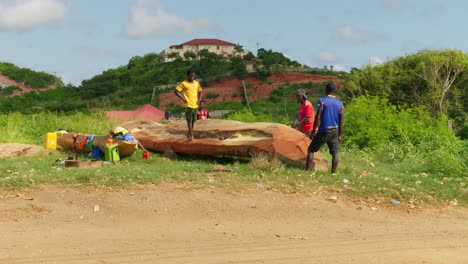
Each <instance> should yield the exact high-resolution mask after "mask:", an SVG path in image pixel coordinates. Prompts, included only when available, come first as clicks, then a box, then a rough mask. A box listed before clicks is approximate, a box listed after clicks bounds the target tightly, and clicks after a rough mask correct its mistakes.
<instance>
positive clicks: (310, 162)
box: [305, 151, 315, 171]
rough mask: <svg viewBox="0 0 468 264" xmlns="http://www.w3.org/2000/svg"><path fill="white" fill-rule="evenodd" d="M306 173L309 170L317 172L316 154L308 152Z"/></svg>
mask: <svg viewBox="0 0 468 264" xmlns="http://www.w3.org/2000/svg"><path fill="white" fill-rule="evenodd" d="M305 169H306V171H308V170H315V162H314V152H309V151H307V158H306V166H305Z"/></svg>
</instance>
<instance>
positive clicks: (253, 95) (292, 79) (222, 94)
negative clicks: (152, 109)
mask: <svg viewBox="0 0 468 264" xmlns="http://www.w3.org/2000/svg"><path fill="white" fill-rule="evenodd" d="M327 81H334V82H335V83H336V84H337V86H338V89H340V88H341V87H342V83H343V81H342V80H341V79H340V78H338V77H335V76H323V75H316V74H305V73H282V74H275V75H272V76H270V77H268V81H267V82H262V81H261V80H260V79H258V78H256V77H248V78H246V79H245V84H246V86H247V90H248V95H249V101H255V100H257V99H265V98H268V97H269V96H270V94H271V92H272V91H273V90H275V89H276V88H277V87H279V86H283V85H285V84H287V83H289V84H297V83H308V82H314V83H324V82H327ZM203 88H204V89H203V98H204V99H205V101H206V102H207V103H212V102H224V101H240V100H242V98H241V95H242V92H243V88H242V83H241V81H240V80H239V79H237V78H232V79H228V80H225V81H221V82H216V83H212V84H211V85H209V86H206V87H203ZM210 93H211V94H218V95H219V96H218V97H216V98H211V99H210V98H207V94H210ZM170 103H174V104H176V105H182V103H181V102H180V100H177V98H176V97H175V95H174V93H173V92H172V91H170V92H166V93H162V94H160V95H159V108H160V109H162V110H165V109H166V107H167V105H169V104H170Z"/></svg>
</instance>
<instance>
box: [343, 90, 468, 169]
mask: <svg viewBox="0 0 468 264" xmlns="http://www.w3.org/2000/svg"><path fill="white" fill-rule="evenodd" d="M446 120H447V119H446V118H439V119H434V118H432V117H431V115H430V113H429V112H427V111H425V109H424V108H423V107H417V108H415V107H408V108H404V107H401V108H398V107H396V106H394V105H391V104H389V102H388V100H386V99H381V98H378V97H365V96H361V97H358V98H356V99H355V100H354V101H353V102H351V103H350V104H349V105H348V106H347V107H346V111H345V119H344V123H345V124H344V128H343V140H344V141H343V143H344V145H345V146H346V147H348V148H349V147H351V148H352V147H353V146H357V147H358V148H361V149H368V150H371V151H373V152H375V153H376V154H377V156H379V157H380V158H379V159H381V160H384V161H387V162H399V161H402V160H405V159H412V160H414V162H415V163H419V164H421V166H424V167H425V168H424V170H428V171H430V172H433V173H444V174H448V175H462V174H463V173H466V170H467V166H466V164H468V153H466V152H467V143H466V142H465V141H463V140H460V139H459V138H457V137H456V136H455V135H454V134H453V133H451V132H450V131H449V130H448V128H447V126H446Z"/></svg>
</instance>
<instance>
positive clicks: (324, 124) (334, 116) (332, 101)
mask: <svg viewBox="0 0 468 264" xmlns="http://www.w3.org/2000/svg"><path fill="white" fill-rule="evenodd" d="M343 110H344V107H343V103H342V102H341V101H340V100H338V99H337V98H336V97H334V96H332V95H327V96H324V97H322V98H320V99H319V101H318V106H317V112H319V111H322V115H321V117H320V127H319V130H318V132H323V131H326V130H328V129H332V128H338V124H339V122H340V113H341V112H343Z"/></svg>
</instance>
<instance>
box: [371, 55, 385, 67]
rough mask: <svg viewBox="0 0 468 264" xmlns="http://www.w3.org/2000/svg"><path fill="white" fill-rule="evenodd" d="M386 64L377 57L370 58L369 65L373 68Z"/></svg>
mask: <svg viewBox="0 0 468 264" xmlns="http://www.w3.org/2000/svg"><path fill="white" fill-rule="evenodd" d="M382 63H384V60H383V59H381V58H379V57H377V56H372V57H370V58H369V64H370V65H372V66H376V65H379V64H382Z"/></svg>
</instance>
